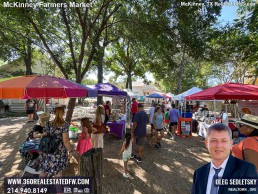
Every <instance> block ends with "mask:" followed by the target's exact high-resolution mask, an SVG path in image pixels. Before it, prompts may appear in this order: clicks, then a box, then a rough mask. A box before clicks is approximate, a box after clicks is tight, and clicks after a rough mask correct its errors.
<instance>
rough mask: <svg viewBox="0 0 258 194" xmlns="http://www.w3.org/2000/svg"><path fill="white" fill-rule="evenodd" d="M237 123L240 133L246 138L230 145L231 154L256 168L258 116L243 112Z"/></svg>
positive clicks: (257, 157) (257, 160)
mask: <svg viewBox="0 0 258 194" xmlns="http://www.w3.org/2000/svg"><path fill="white" fill-rule="evenodd" d="M237 123H238V124H239V131H240V133H241V134H242V135H245V136H247V138H245V139H243V140H242V141H240V142H239V143H238V144H236V145H234V146H233V147H232V154H233V156H235V157H237V158H240V159H242V160H246V161H248V162H250V163H252V164H254V165H255V166H256V168H257V169H258V116H254V115H250V114H245V115H244V116H243V117H242V119H241V120H239V121H237Z"/></svg>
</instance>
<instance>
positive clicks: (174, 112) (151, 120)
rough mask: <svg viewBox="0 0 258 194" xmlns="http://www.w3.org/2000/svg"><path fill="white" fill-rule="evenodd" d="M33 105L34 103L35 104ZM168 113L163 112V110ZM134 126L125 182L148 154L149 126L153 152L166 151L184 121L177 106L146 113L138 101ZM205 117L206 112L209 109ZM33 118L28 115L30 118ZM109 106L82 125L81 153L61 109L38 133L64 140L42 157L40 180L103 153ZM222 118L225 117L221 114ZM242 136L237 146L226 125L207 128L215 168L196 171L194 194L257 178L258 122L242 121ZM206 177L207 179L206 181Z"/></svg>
mask: <svg viewBox="0 0 258 194" xmlns="http://www.w3.org/2000/svg"><path fill="white" fill-rule="evenodd" d="M30 103H32V102H30ZM162 107H163V108H162ZM131 108H132V120H131V122H132V125H131V131H130V132H127V133H126V134H125V141H124V143H123V145H122V148H121V151H120V153H121V155H122V156H121V158H122V160H123V162H124V173H123V176H124V177H125V178H128V177H129V171H128V161H129V160H130V159H134V160H136V162H139V163H140V162H142V159H143V150H144V145H145V143H146V136H147V125H148V124H150V126H151V133H152V134H153V136H154V140H155V144H154V148H155V149H159V148H160V147H161V146H162V139H163V138H164V132H165V131H167V134H170V136H171V139H172V140H173V139H175V137H176V130H177V125H178V120H179V117H180V115H179V110H178V109H177V108H176V105H175V104H174V103H172V104H171V108H166V107H164V106H162V105H161V104H160V105H159V104H152V105H151V107H150V109H149V112H148V113H146V111H145V109H144V108H145V107H144V104H143V103H138V102H137V101H136V99H133V102H132V107H131ZM204 108H205V111H206V109H207V107H204ZM29 113H31V112H28V114H29ZM110 113H111V106H110V102H109V101H107V102H106V104H105V105H104V106H103V105H99V106H98V107H97V109H96V115H95V119H94V120H93V121H90V119H89V118H82V119H81V134H80V136H79V139H78V144H77V147H76V149H74V148H73V147H72V146H71V144H70V142H69V138H68V130H69V125H68V123H67V122H65V120H64V118H63V117H64V109H63V108H62V107H57V108H56V110H55V118H54V120H53V121H49V122H47V123H46V124H45V126H44V129H43V133H35V134H34V137H36V138H40V137H42V136H47V135H51V134H56V135H57V138H58V139H59V140H60V142H61V143H60V144H59V146H58V152H57V153H55V154H49V153H48V154H45V153H42V154H41V156H40V166H41V169H42V172H41V174H40V177H46V176H49V175H51V176H54V177H60V176H62V171H63V170H64V169H65V168H66V167H67V165H68V156H69V155H71V156H76V155H79V157H80V156H81V155H82V154H83V153H85V152H87V151H88V150H90V149H92V148H104V140H103V136H104V133H105V132H106V125H105V124H106V122H107V121H108V119H109V118H110ZM222 115H223V113H222ZM238 124H239V131H240V133H241V134H242V135H245V136H246V138H245V139H244V140H242V141H241V142H240V143H238V144H236V145H233V141H232V131H231V129H230V128H229V127H228V125H227V124H224V123H223V122H222V123H215V124H213V125H211V126H210V127H209V128H208V131H207V137H206V139H205V145H206V147H207V149H208V151H209V153H210V156H211V162H210V163H208V164H207V165H205V166H203V167H201V168H200V169H198V170H196V171H195V174H194V177H193V187H192V193H218V191H219V192H220V191H221V190H223V187H219V188H218V187H217V186H216V185H214V183H213V179H214V178H216V177H225V178H249V177H257V173H258V171H257V169H258V117H257V116H254V115H249V114H246V115H244V116H243V117H242V118H241V120H239V121H238ZM78 174H80V170H79V171H78ZM204 175H205V176H204Z"/></svg>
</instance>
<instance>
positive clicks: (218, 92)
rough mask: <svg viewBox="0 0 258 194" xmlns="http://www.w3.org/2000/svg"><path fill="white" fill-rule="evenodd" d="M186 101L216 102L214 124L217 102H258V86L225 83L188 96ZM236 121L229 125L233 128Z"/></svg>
mask: <svg viewBox="0 0 258 194" xmlns="http://www.w3.org/2000/svg"><path fill="white" fill-rule="evenodd" d="M186 100H191V101H192V100H203V101H205V100H213V102H214V117H213V119H214V122H216V115H215V114H216V108H215V107H216V101H217V100H234V101H232V102H234V103H236V102H237V101H238V100H258V86H255V85H248V84H239V83H224V84H220V85H218V86H214V87H211V88H208V89H206V90H203V91H200V92H197V93H195V94H192V95H189V96H186ZM235 110H236V109H235ZM235 117H236V116H235ZM232 120H233V119H232ZM235 120H236V118H235ZM235 120H233V121H232V122H229V125H230V124H231V126H232V125H233V124H234V121H235ZM208 122H210V121H208ZM210 124H211V123H210ZM233 127H234V126H233ZM231 129H232V127H231Z"/></svg>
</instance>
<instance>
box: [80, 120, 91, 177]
mask: <svg viewBox="0 0 258 194" xmlns="http://www.w3.org/2000/svg"><path fill="white" fill-rule="evenodd" d="M81 127H82V132H81V135H80V137H79V140H78V144H77V148H76V150H77V151H78V153H79V155H80V156H81V155H82V154H83V153H85V152H87V151H88V150H90V149H91V148H92V143H91V134H92V133H93V132H95V130H94V128H93V127H92V126H91V123H90V120H89V118H82V119H81ZM78 171H79V172H78V174H79V175H80V159H79V170H78Z"/></svg>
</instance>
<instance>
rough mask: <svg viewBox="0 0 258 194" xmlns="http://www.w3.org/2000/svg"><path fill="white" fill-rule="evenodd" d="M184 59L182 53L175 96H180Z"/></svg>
mask: <svg viewBox="0 0 258 194" xmlns="http://www.w3.org/2000/svg"><path fill="white" fill-rule="evenodd" d="M184 58H185V53H184V52H183V56H182V59H181V63H180V66H179V72H178V81H177V94H180V92H181V84H182V79H183V72H184V64H185V63H184Z"/></svg>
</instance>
